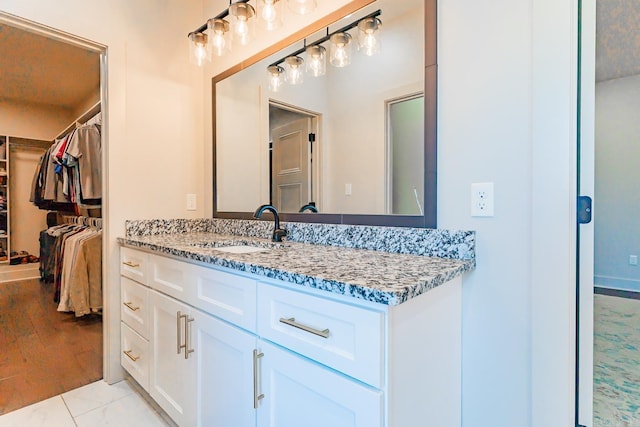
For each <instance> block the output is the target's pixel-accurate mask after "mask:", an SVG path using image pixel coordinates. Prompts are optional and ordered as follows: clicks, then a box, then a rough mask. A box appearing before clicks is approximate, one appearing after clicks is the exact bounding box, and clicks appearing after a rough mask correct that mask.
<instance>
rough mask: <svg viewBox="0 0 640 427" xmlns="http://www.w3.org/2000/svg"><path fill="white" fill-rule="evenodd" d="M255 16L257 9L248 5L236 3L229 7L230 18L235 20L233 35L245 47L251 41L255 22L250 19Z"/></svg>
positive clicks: (232, 24)
mask: <svg viewBox="0 0 640 427" xmlns="http://www.w3.org/2000/svg"><path fill="white" fill-rule="evenodd" d="M254 15H255V9H254V8H253V7H252V6H251V5H249V4H247V3H234V4H232V5H231V6H229V16H230V17H232V18H233V21H232V23H231V26H232V27H233V35H234V37H235V38H237V39H238V41H239V42H240V44H241V45H243V46H244V45H246V44H248V43H249V41H251V36H252V33H253V28H252V27H253V21H251V20H250V19H251V18H252V17H253V16H254Z"/></svg>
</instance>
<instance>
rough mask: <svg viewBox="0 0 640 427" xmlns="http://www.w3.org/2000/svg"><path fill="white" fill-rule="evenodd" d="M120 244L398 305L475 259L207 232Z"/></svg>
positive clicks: (454, 274)
mask: <svg viewBox="0 0 640 427" xmlns="http://www.w3.org/2000/svg"><path fill="white" fill-rule="evenodd" d="M118 241H119V242H120V244H122V245H125V246H129V247H135V248H141V249H147V250H151V251H154V252H158V253H161V254H168V255H172V256H177V257H180V258H185V259H188V260H194V261H200V262H204V263H207V264H211V265H215V266H220V267H227V268H230V269H233V270H238V271H243V272H247V273H252V274H256V275H258V276H263V277H268V278H272V279H279V280H283V281H286V282H290V283H293V284H298V285H300V286H305V287H309V288H315V289H322V290H326V291H329V292H333V293H337V294H342V295H347V296H351V297H354V298H359V299H363V300H367V301H372V302H376V303H380V304H386V305H398V304H401V303H403V302H405V301H407V300H409V299H411V298H413V297H416V296H418V295H420V294H422V293H424V292H427V291H429V290H430V289H433V288H435V287H437V286H439V285H441V284H443V283H445V282H447V281H449V280H451V279H453V278H455V277H457V276H459V275H461V274H462V273H464V272H466V271H469V270H472V269H473V268H474V267H475V259H451V258H440V257H432V256H424V255H413V254H404V253H392V252H383V251H377V250H369V249H355V248H349V247H341V246H330V245H323V244H310V243H300V242H293V241H287V242H283V243H281V244H278V243H274V242H271V241H270V240H268V239H262V238H256V237H245V236H238V235H225V234H217V233H212V232H195V233H194V232H190V233H169V234H153V235H128V236H127V237H126V238H119V239H118ZM238 244H241V245H247V244H248V245H251V246H259V247H264V248H268V250H266V251H263V252H254V253H229V252H221V251H220V250H216V247H217V246H218V247H219V246H232V245H238Z"/></svg>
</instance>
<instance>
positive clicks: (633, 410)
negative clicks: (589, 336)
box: [593, 295, 640, 427]
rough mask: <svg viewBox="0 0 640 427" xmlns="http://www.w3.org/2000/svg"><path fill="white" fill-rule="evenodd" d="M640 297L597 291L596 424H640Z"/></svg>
mask: <svg viewBox="0 0 640 427" xmlns="http://www.w3.org/2000/svg"><path fill="white" fill-rule="evenodd" d="M639 350H640V300H638V299H630V298H620V297H617V296H608V295H595V303H594V352H593V359H594V366H593V382H594V384H593V397H594V399H593V421H594V424H593V425H594V427H640V351H639Z"/></svg>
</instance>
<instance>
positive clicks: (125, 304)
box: [122, 301, 140, 311]
mask: <svg viewBox="0 0 640 427" xmlns="http://www.w3.org/2000/svg"><path fill="white" fill-rule="evenodd" d="M122 304H123V305H124V306H125V307H127V308H128V309H129V310H131V311H137V310H140V307H136V306H134V305H133V302H132V301H129V302H123V303H122Z"/></svg>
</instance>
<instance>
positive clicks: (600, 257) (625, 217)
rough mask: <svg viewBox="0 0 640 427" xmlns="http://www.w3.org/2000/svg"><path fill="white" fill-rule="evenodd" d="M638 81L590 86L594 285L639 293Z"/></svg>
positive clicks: (613, 81)
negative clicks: (592, 104) (593, 124)
mask: <svg viewBox="0 0 640 427" xmlns="http://www.w3.org/2000/svg"><path fill="white" fill-rule="evenodd" d="M638 117H640V76H632V77H626V78H622V79H616V80H609V81H606V82H601V83H598V84H596V174H597V177H598V179H597V180H596V197H595V199H594V200H595V202H594V211H595V213H594V220H595V223H596V228H595V284H596V285H598V286H605V287H614V288H617V289H627V290H635V291H639V290H640V267H639V266H632V265H629V255H636V256H640V232H639V231H638V215H637V213H638V212H640V198H639V197H637V196H636V195H637V194H638V189H637V188H638V182H639V181H640V167H639V164H638V159H640V143H638V141H640V120H638Z"/></svg>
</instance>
